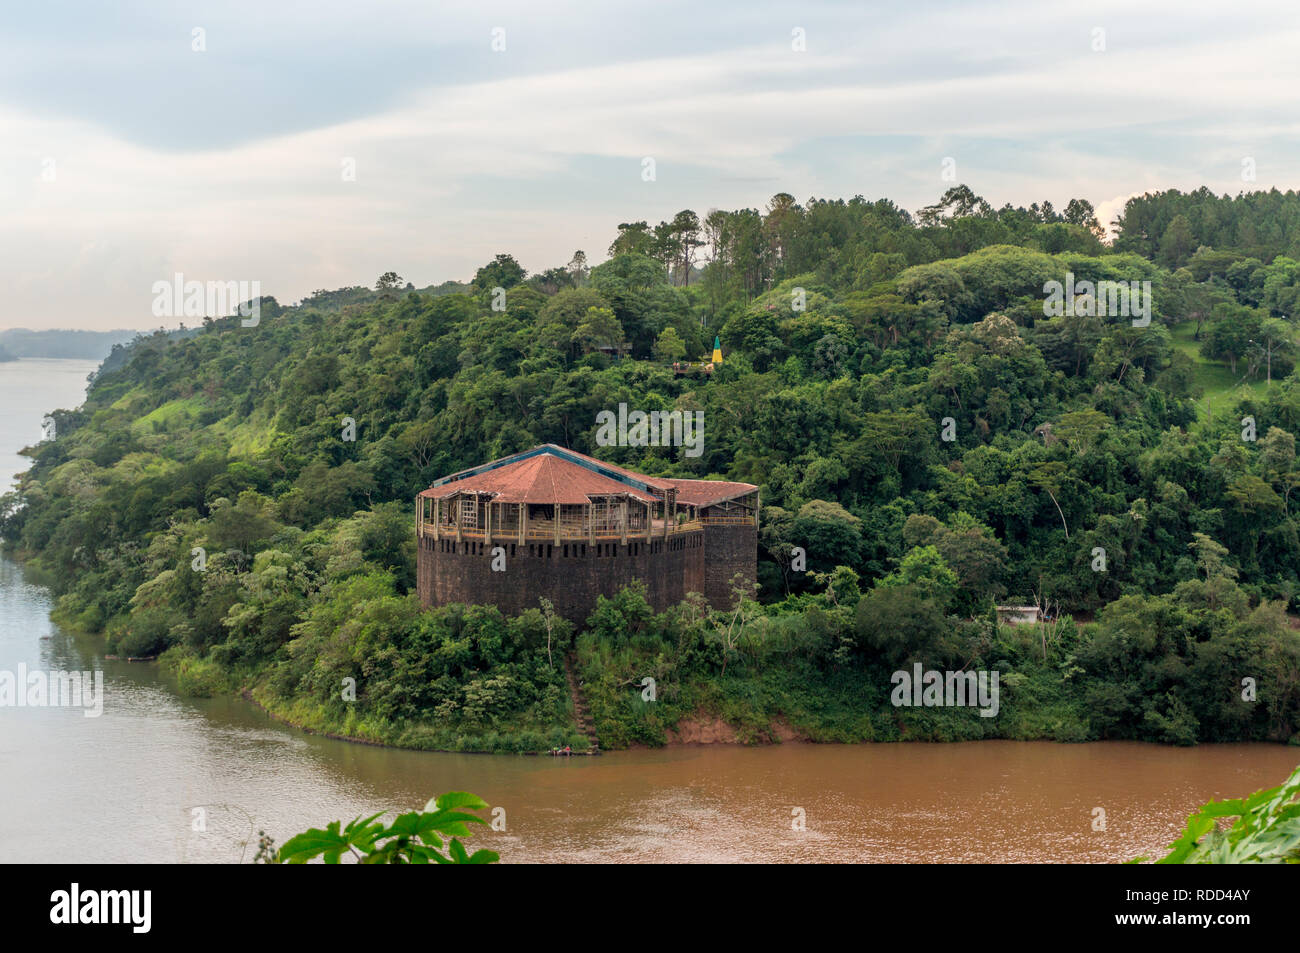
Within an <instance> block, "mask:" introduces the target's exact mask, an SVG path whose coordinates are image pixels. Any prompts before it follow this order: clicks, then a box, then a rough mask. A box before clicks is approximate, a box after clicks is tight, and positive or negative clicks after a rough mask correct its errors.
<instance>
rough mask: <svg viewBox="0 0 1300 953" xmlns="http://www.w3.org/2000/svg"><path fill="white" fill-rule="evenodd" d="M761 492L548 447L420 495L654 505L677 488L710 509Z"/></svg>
mask: <svg viewBox="0 0 1300 953" xmlns="http://www.w3.org/2000/svg"><path fill="white" fill-rule="evenodd" d="M642 487H647V488H649V491H647V490H645V489H642ZM757 489H758V487H756V486H753V485H752V484H749V483H728V482H725V481H723V480H673V479H666V478H662V477H648V476H646V475H645V474H643V473H636V472H634V471H632V470H626V469H624V468H623V467H620V466H615V465H614V464H612V463H606V462H605V461H604V460H597V459H596V458H595V457H589V456H587V455H586V454H585V453H578V452H577V451H576V450H569V449H566V448H564V447H557V446H555V445H554V444H550V443H547V444H542V445H541V446H539V447H533V448H532V449H531V450H526V451H524V452H523V453H516V454H513V455H511V456H508V457H502V458H501V459H500V460H492V461H490V462H488V463H484V464H480V465H479V466H477V467H470V468H469V469H468V470H461V471H460V472H459V473H452V474H450V475H448V476H445V477H442V478H441V479H439V480H435V481H434V484H433V486H431V487H429V489H427V490H425V491H424V492H423V493H421V494H420V496H423V497H429V498H432V499H446V498H447V497H449V496H452V495H454V494H456V493H462V492H470V493H490V494H492V499H493V500H495V501H496V502H498V503H567V504H582V503H586V502H587V501H588V498H589V497H592V496H601V495H611V494H622V493H626V494H628V495H629V496H631V497H632V498H634V499H637V500H641V501H642V502H652V501H654V500H655V499H656V498H658V499H662V498H663V497H664V495H665V494H667V493H668V492H669V491H670V490H675V491H676V495H677V499H678V501H680V502H682V503H687V504H689V505H691V506H709V505H710V504H713V503H720V502H722V501H723V500H730V499H733V498H735V497H737V496H743V495H744V494H746V493H751V492H753V491H754V490H757Z"/></svg>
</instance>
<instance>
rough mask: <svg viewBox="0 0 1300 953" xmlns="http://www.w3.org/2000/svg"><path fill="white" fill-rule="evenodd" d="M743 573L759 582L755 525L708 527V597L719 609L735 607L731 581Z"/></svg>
mask: <svg viewBox="0 0 1300 953" xmlns="http://www.w3.org/2000/svg"><path fill="white" fill-rule="evenodd" d="M736 573H740V574H741V575H743V576H744V577H745V579H746V580H747V581H748V582H749V583H750V584H752V583H754V582H755V581H757V579H758V529H757V528H756V527H755V526H754V524H753V523H743V524H739V525H732V524H722V525H718V524H713V525H707V524H706V525H705V527H704V589H703V590H701V591H702V592H703V593H704V597H705V598H706V599H708V600H709V604H710V605H711V606H713V607H714V608H715V609H722V608H731V607H733V606H734V605H735V594H734V593H733V592H732V584H731V579H732V576H734V575H735V574H736Z"/></svg>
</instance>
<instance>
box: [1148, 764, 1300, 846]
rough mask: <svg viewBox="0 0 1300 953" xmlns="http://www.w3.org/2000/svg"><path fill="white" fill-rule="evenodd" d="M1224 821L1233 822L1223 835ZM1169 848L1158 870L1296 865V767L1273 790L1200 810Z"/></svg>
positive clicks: (1299, 784) (1299, 832)
mask: <svg viewBox="0 0 1300 953" xmlns="http://www.w3.org/2000/svg"><path fill="white" fill-rule="evenodd" d="M1225 817H1235V818H1236V819H1237V820H1236V822H1235V823H1234V824H1233V825H1232V826H1231V827H1229V828H1228V829H1227V830H1223V829H1221V828H1220V827H1219V823H1218V822H1219V821H1220V819H1222V818H1225ZM1169 848H1170V850H1169V853H1168V854H1166V855H1165V856H1164V857H1161V858H1160V859H1159V860H1157V861H1156V863H1157V864H1300V767H1297V768H1296V769H1295V770H1294V771H1293V772H1291V776H1290V777H1289V778H1287V779H1286V781H1285V782H1283V783H1282V784H1281V785H1279V786H1278V787H1275V788H1268V789H1266V790H1263V791H1256V792H1255V793H1254V794H1252V795H1251V796H1250V797H1248V798H1233V799H1231V800H1228V801H1210V802H1209V803H1208V804H1205V805H1204V806H1202V807H1201V809H1200V810H1199V811H1197V812H1196V813H1195V814H1193V815H1192V816H1191V817H1189V818H1188V819H1187V827H1186V829H1185V830H1184V831H1183V834H1182V836H1181V837H1179V838H1178V840H1176V841H1174V842H1173V843H1172V844H1170V845H1169ZM1146 859H1147V858H1146V857H1139V858H1137V859H1136V860H1133V861H1130V863H1140V862H1141V861H1144V860H1146Z"/></svg>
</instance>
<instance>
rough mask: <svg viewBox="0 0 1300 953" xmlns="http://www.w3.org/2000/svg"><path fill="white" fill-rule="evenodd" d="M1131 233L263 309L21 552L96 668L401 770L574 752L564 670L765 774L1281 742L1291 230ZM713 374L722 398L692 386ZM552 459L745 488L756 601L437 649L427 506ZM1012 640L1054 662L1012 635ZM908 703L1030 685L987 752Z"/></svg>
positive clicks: (151, 412)
mask: <svg viewBox="0 0 1300 953" xmlns="http://www.w3.org/2000/svg"><path fill="white" fill-rule="evenodd" d="M1116 224H1117V229H1118V235H1117V237H1116V239H1115V240H1114V242H1113V243H1112V244H1105V243H1103V241H1102V236H1103V234H1104V232H1103V228H1102V225H1101V223H1099V222H1097V221H1096V218H1095V215H1094V213H1093V209H1092V206H1090V205H1089V204H1088V203H1087V202H1085V201H1082V200H1071V201H1070V202H1069V203H1067V204H1066V206H1065V207H1064V211H1063V212H1057V211H1056V210H1055V209H1054V208H1053V206H1052V205H1051V204H1050V203H1048V202H1044V203H1042V205H1037V204H1035V205H1032V206H1030V207H1029V208H1013V207H1010V206H1008V207H1004V208H1002V209H994V208H992V207H991V206H990V205H989V204H988V203H987V202H985V201H984V200H982V199H981V198H979V197H978V196H976V195H975V194H973V193H972V192H971V191H970V190H969V189H967V188H965V187H957V188H954V189H951V190H950V191H949V192H948V193H947V194H945V195H944V196H943V198H942V199H941V200H940V201H939V202H938V203H937V204H936V205H934V206H930V207H928V208H925V209H923V210H921V211H920V212H919V213H917V214H916V215H911V214H909V213H908V212H906V211H904V210H903V209H901V208H899V207H897V206H896V205H894V204H893V203H891V202H889V201H885V200H881V201H875V202H870V201H866V200H864V199H862V198H860V197H857V198H854V199H852V200H850V201H841V200H835V201H828V200H811V201H809V202H807V203H806V204H802V205H801V204H799V203H797V202H796V201H795V200H794V199H793V197H791V196H789V195H784V194H782V195H777V196H775V197H774V198H773V199H772V200H771V202H770V203H768V205H767V207H766V208H765V209H763V210H757V209H741V210H737V211H715V212H711V213H709V214H708V215H706V216H705V217H703V218H702V219H701V218H700V217H699V216H698V215H697V214H696V213H694V212H690V211H683V212H681V213H679V214H678V215H677V216H675V217H674V218H673V219H672V220H671V221H667V222H662V223H660V224H659V225H657V226H651V225H649V224H648V223H646V222H632V223H624V224H621V225H619V226H618V227H617V230H616V232H615V230H614V229H611V235H612V238H613V240H612V243H611V245H610V247H609V249H608V254H609V257H608V260H606V261H604V262H603V263H602V264H599V265H596V266H595V267H588V264H587V260H586V256H585V255H584V254H583V253H581V252H579V253H577V254H575V255H573V256H572V257H571V258H570V260H569V261H568V263H567V264H565V265H559V266H556V267H553V268H550V269H548V270H545V271H542V272H540V273H538V274H534V275H531V276H530V275H528V274H527V273H526V272H525V270H524V269H523V268H522V267H521V266H520V265H519V263H518V262H516V261H515V259H514V258H512V257H511V256H510V255H508V254H502V255H498V256H497V257H496V259H495V260H494V261H492V262H490V263H487V264H486V265H484V266H483V267H482V268H481V269H479V271H478V273H477V275H476V276H475V278H474V280H473V282H472V283H470V284H468V285H459V284H455V283H449V284H447V285H444V286H440V287H438V288H429V289H425V290H423V291H417V290H415V289H414V288H413V287H411V286H410V285H409V283H405V282H404V281H403V279H401V278H400V277H399V276H397V275H394V274H392V273H389V274H387V275H385V276H383V277H382V278H381V279H380V281H379V282H378V283H377V285H376V287H375V289H374V290H373V291H372V290H369V289H363V288H355V289H345V290H343V291H339V292H324V291H322V292H317V293H316V294H314V295H313V296H312V297H310V298H308V299H305V300H304V301H302V302H301V303H300V304H298V305H296V306H281V305H280V304H278V303H277V302H275V301H274V300H273V299H264V300H263V306H262V318H261V321H260V324H259V325H258V326H256V327H242V326H241V323H240V321H239V319H238V318H237V317H234V318H225V319H219V320H207V321H205V322H204V326H203V328H202V329H199V330H198V331H197V332H196V333H193V334H188V335H185V336H181V337H177V336H167V335H164V334H156V335H154V336H152V337H146V338H140V339H138V340H136V341H135V342H134V343H132V344H131V345H130V346H129V347H127V348H125V349H123V352H122V353H119V354H116V355H115V360H114V362H113V365H112V366H111V367H105V368H104V369H102V370H101V372H100V373H99V374H98V375H97V376H96V377H95V379H94V381H93V383H92V386H91V388H90V390H89V393H88V397H87V399H86V402H85V404H84V405H83V406H82V407H80V408H77V409H73V410H65V411H59V412H57V413H55V414H53V416H54V417H55V420H56V423H57V434H58V437H57V439H56V440H53V441H47V442H44V443H42V444H40V445H39V446H37V447H34V448H32V449H31V450H30V454H31V457H32V460H33V464H32V468H31V469H30V470H29V471H28V473H27V474H26V475H25V476H24V477H23V478H22V479H21V483H20V486H19V488H18V490H17V491H16V492H14V493H11V494H9V495H8V496H6V497H5V498H4V503H3V508H2V509H3V512H2V513H0V533H2V534H3V536H4V540H5V545H6V547H7V548H8V550H9V551H11V552H13V553H15V554H17V555H18V556H19V557H20V558H22V559H23V560H24V561H25V562H26V565H27V567H28V570H29V572H30V574H31V575H32V577H33V578H35V579H37V580H38V581H41V582H45V583H47V584H49V585H50V586H52V587H53V589H54V591H55V592H56V593H57V594H58V595H59V610H58V617H59V620H60V621H61V622H63V623H65V624H67V625H70V626H75V627H77V628H79V629H83V630H86V631H90V632H102V633H104V634H105V636H106V637H107V640H108V646H109V649H110V651H115V652H117V653H119V654H122V655H153V654H156V653H164V652H165V653H166V654H165V655H164V659H165V660H166V661H167V662H168V663H169V664H170V665H171V666H172V667H173V668H174V669H175V671H176V672H177V674H178V678H179V681H180V685H181V687H182V689H183V690H186V691H191V692H195V693H207V692H213V691H226V690H233V689H235V688H239V687H242V688H246V689H248V690H251V691H252V692H253V694H254V696H255V697H256V698H257V699H258V700H259V701H261V702H262V703H263V704H264V705H266V706H267V707H268V708H269V709H271V710H272V711H276V712H278V713H280V714H283V715H285V716H286V717H290V718H291V719H293V720H295V721H296V722H298V723H300V724H304V725H307V726H309V727H315V728H321V729H326V730H331V731H339V732H343V733H346V734H350V735H354V736H358V737H366V738H372V739H376V740H383V741H387V742H393V743H400V744H407V745H413V746H424V747H438V748H455V749H461V750H536V749H537V748H541V747H545V746H546V745H550V744H558V743H566V742H567V743H573V744H575V745H580V744H582V743H583V739H581V738H579V737H577V736H576V734H575V732H574V730H573V729H572V727H571V726H572V719H571V713H570V711H569V698H568V694H567V692H566V690H565V681H564V674H563V669H562V667H561V664H560V660H561V658H562V657H563V655H564V654H565V653H567V652H568V651H570V649H572V650H574V651H576V659H577V663H578V665H579V668H580V671H581V673H582V675H583V677H584V679H585V681H586V683H587V686H588V691H589V698H590V701H591V707H592V713H593V715H594V717H595V721H596V728H597V731H598V733H599V734H600V736H601V739H602V742H603V743H604V744H606V745H614V746H618V745H624V744H631V743H647V744H659V743H663V741H664V740H665V738H666V737H668V734H667V733H668V732H669V731H671V730H672V729H673V728H674V727H675V726H677V725H678V724H679V720H680V719H682V718H693V717H699V716H701V715H707V716H709V717H719V718H722V719H723V720H725V721H726V722H727V723H728V724H729V725H731V726H733V727H734V728H735V730H736V732H737V735H738V737H740V738H742V739H744V740H761V739H764V738H768V737H774V736H776V735H778V734H780V733H783V732H785V731H786V729H791V730H793V732H794V733H795V734H797V735H801V736H805V737H810V738H814V739H818V740H863V739H877V740H888V739H898V738H933V739H951V738H975V737H1013V738H1056V739H1059V740H1084V739H1089V738H1142V739H1150V740H1155V741H1165V742H1172V743H1183V744H1187V743H1194V742H1196V741H1198V740H1241V739H1272V740H1279V741H1285V740H1288V739H1295V738H1296V736H1297V732H1298V730H1300V638H1298V637H1297V634H1296V632H1295V631H1294V630H1293V629H1292V628H1291V626H1290V620H1289V617H1288V612H1290V611H1293V610H1295V609H1296V608H1297V597H1298V596H1300V521H1298V520H1297V515H1296V514H1294V513H1292V512H1291V510H1290V496H1291V493H1292V492H1293V491H1294V490H1295V488H1296V487H1297V486H1298V485H1300V464H1298V463H1297V460H1296V448H1295V435H1296V434H1297V433H1298V432H1300V383H1298V382H1297V379H1296V376H1295V375H1294V373H1293V371H1294V366H1295V359H1296V358H1295V342H1296V322H1297V320H1298V319H1300V315H1297V313H1296V312H1297V308H1296V303H1297V296H1300V195H1297V194H1295V193H1290V192H1288V193H1286V194H1281V193H1278V192H1271V193H1258V194H1251V195H1243V196H1238V197H1236V198H1230V197H1226V196H1223V197H1220V196H1215V195H1213V194H1210V193H1208V192H1206V191H1204V190H1202V191H1201V192H1196V193H1191V194H1181V193H1176V192H1167V193H1161V194H1156V195H1146V196H1143V197H1140V198H1135V199H1133V200H1131V201H1130V202H1129V203H1128V205H1127V206H1126V208H1125V210H1124V212H1123V214H1122V216H1121V218H1120V220H1119V221H1118V222H1117V223H1116ZM1067 276H1072V281H1073V283H1074V284H1073V286H1072V287H1073V288H1075V289H1082V290H1080V291H1079V294H1078V297H1077V298H1074V299H1073V300H1071V301H1069V302H1068V305H1069V308H1068V309H1067V311H1066V313H1063V314H1059V315H1057V316H1049V315H1048V314H1045V308H1044V301H1045V298H1046V287H1047V285H1048V283H1050V282H1054V281H1055V282H1066V281H1067ZM1102 281H1111V282H1125V283H1134V282H1136V283H1137V284H1136V285H1129V286H1130V287H1143V286H1142V283H1143V282H1149V283H1150V284H1149V288H1150V290H1151V299H1150V301H1151V311H1150V314H1151V320H1150V323H1149V324H1142V323H1141V322H1140V321H1134V320H1130V318H1129V317H1128V316H1124V317H1122V318H1121V317H1115V316H1114V315H1107V314H1105V313H1102V314H1099V313H1097V312H1098V310H1104V309H1099V308H1098V307H1097V305H1098V303H1099V302H1100V301H1101V298H1102V296H1101V295H1100V294H1096V295H1094V294H1092V293H1091V292H1090V291H1089V290H1087V289H1088V288H1089V287H1090V286H1089V285H1087V284H1085V283H1093V286H1095V283H1097V282H1102ZM715 335H718V336H719V337H720V338H721V342H722V346H723V350H724V352H725V362H724V363H723V365H721V366H720V367H717V368H715V369H714V370H713V372H712V373H711V374H703V373H688V374H681V373H677V372H675V370H674V367H673V364H674V362H685V361H699V360H701V359H705V360H707V358H708V355H709V353H710V352H711V349H712V343H713V339H714V336H715ZM623 345H627V347H628V349H629V350H628V356H626V357H624V358H622V359H616V358H613V357H611V354H618V353H619V351H620V350H621V348H622V346H623ZM619 403H627V404H628V405H629V406H630V407H635V408H641V409H644V410H647V411H649V410H656V409H660V410H669V409H683V410H699V411H702V412H703V414H704V424H705V439H704V452H703V454H702V455H701V456H699V457H687V456H685V455H684V454H681V453H680V451H679V450H678V449H676V448H671V447H669V448H662V447H647V448H627V447H622V448H619V447H598V446H596V445H595V440H594V437H595V429H596V428H595V421H596V414H597V413H598V412H599V411H601V410H607V409H610V408H616V407H617V406H618V405H619ZM345 418H351V419H352V421H354V422H355V440H348V439H345V438H344V437H345V434H346V428H345ZM546 442H549V443H556V444H561V445H564V446H569V447H572V448H574V449H576V450H579V451H582V452H584V453H588V454H592V455H594V456H599V457H601V458H603V459H607V460H610V461H612V462H615V463H618V464H620V465H623V466H626V467H629V468H632V469H635V470H638V471H642V472H645V473H649V474H655V475H677V476H684V477H694V476H699V477H704V476H717V477H725V478H727V479H732V480H738V481H743V482H748V483H754V484H758V485H760V486H761V488H762V495H763V519H762V526H761V529H760V541H761V547H762V548H761V552H760V582H761V585H760V587H759V591H758V592H757V593H756V596H755V600H753V601H746V602H745V603H744V604H742V606H741V608H740V609H739V610H737V611H735V612H728V613H710V612H708V611H707V609H705V608H704V607H702V606H701V605H699V604H698V603H692V602H688V603H684V604H683V605H682V606H680V607H677V608H675V609H673V610H670V611H669V612H666V613H663V614H660V615H655V614H653V613H652V612H651V611H650V610H649V609H648V607H647V606H646V605H645V602H644V600H643V599H642V598H641V596H640V594H639V593H638V592H637V591H636V590H635V589H631V590H627V591H625V592H623V593H621V594H619V595H618V596H617V597H615V598H613V599H610V600H607V601H605V602H603V603H602V604H601V606H600V607H599V608H598V609H597V611H596V613H595V614H593V616H592V617H591V619H590V620H588V623H587V625H586V626H585V627H584V631H582V632H581V633H574V632H571V631H570V630H569V627H568V626H567V625H566V624H565V623H563V621H561V620H557V619H555V618H554V617H553V616H551V615H550V614H549V613H547V612H546V611H545V609H544V607H542V606H539V607H538V609H536V610H531V611H530V612H528V613H525V614H523V615H521V616H519V617H517V618H513V619H505V618H502V617H501V615H500V613H499V612H498V611H497V610H495V609H494V608H489V607H475V606H468V607H466V606H453V607H447V608H444V609H439V610H435V611H425V610H422V609H420V607H419V605H418V603H417V602H416V600H415V598H414V596H413V595H412V594H411V590H412V588H413V583H414V579H413V575H414V552H415V540H414V534H413V532H412V524H413V507H412V499H413V497H414V495H415V493H416V492H418V491H419V490H420V489H422V488H424V487H425V486H427V485H428V483H429V482H430V481H431V480H432V479H433V478H435V477H438V476H440V475H443V474H445V473H449V472H452V471H455V470H458V469H462V468H464V467H467V466H470V465H473V464H475V463H478V462H481V461H483V460H486V459H491V458H494V457H498V456H503V455H506V454H509V453H513V452H515V451H519V450H523V449H527V448H528V447H531V446H533V445H536V444H539V443H546ZM796 547H798V548H799V549H801V550H803V551H805V552H806V567H804V566H801V564H800V561H799V560H797V559H795V558H794V557H793V553H794V551H795V548H796ZM1001 601H1032V602H1037V603H1038V604H1040V605H1042V606H1044V607H1045V608H1047V609H1048V610H1050V612H1051V615H1052V617H1053V620H1052V622H1051V623H1049V624H1047V625H1042V626H1036V627H1020V628H1015V629H1012V628H1008V627H1004V626H999V625H998V624H997V622H996V617H995V616H994V614H993V611H992V607H993V605H994V603H995V602H1001ZM1071 616H1073V617H1075V618H1079V619H1088V620H1089V621H1087V622H1086V623H1076V622H1075V621H1074V618H1071ZM912 662H921V663H923V664H924V665H925V666H926V667H929V668H963V667H965V668H970V669H997V670H999V671H1001V672H1002V687H1003V688H1002V690H1003V694H1004V698H1003V702H1002V710H1001V713H1000V714H999V716H998V717H996V718H980V717H979V716H978V713H977V712H975V711H973V710H969V709H964V710H952V709H896V708H893V707H891V706H890V704H889V690H890V681H889V674H890V672H892V671H894V670H895V669H896V668H899V667H903V666H908V665H910V664H911V663H912ZM645 675H652V676H654V677H655V678H656V680H657V683H658V684H659V686H660V691H659V698H658V700H657V701H656V702H654V703H647V702H645V701H643V700H642V699H641V696H640V694H639V690H637V689H634V688H632V687H631V686H633V685H635V684H636V683H637V682H639V680H640V679H641V677H642V676H645ZM349 678H350V679H354V680H355V685H356V689H355V699H350V698H346V697H342V695H341V693H340V690H339V686H340V684H342V683H343V680H345V679H349ZM1247 678H1248V679H1252V680H1253V683H1252V684H1254V685H1255V686H1256V688H1255V691H1256V692H1257V695H1256V697H1255V698H1253V699H1251V700H1247V699H1245V698H1244V697H1243V691H1242V684H1243V679H1247Z"/></svg>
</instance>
